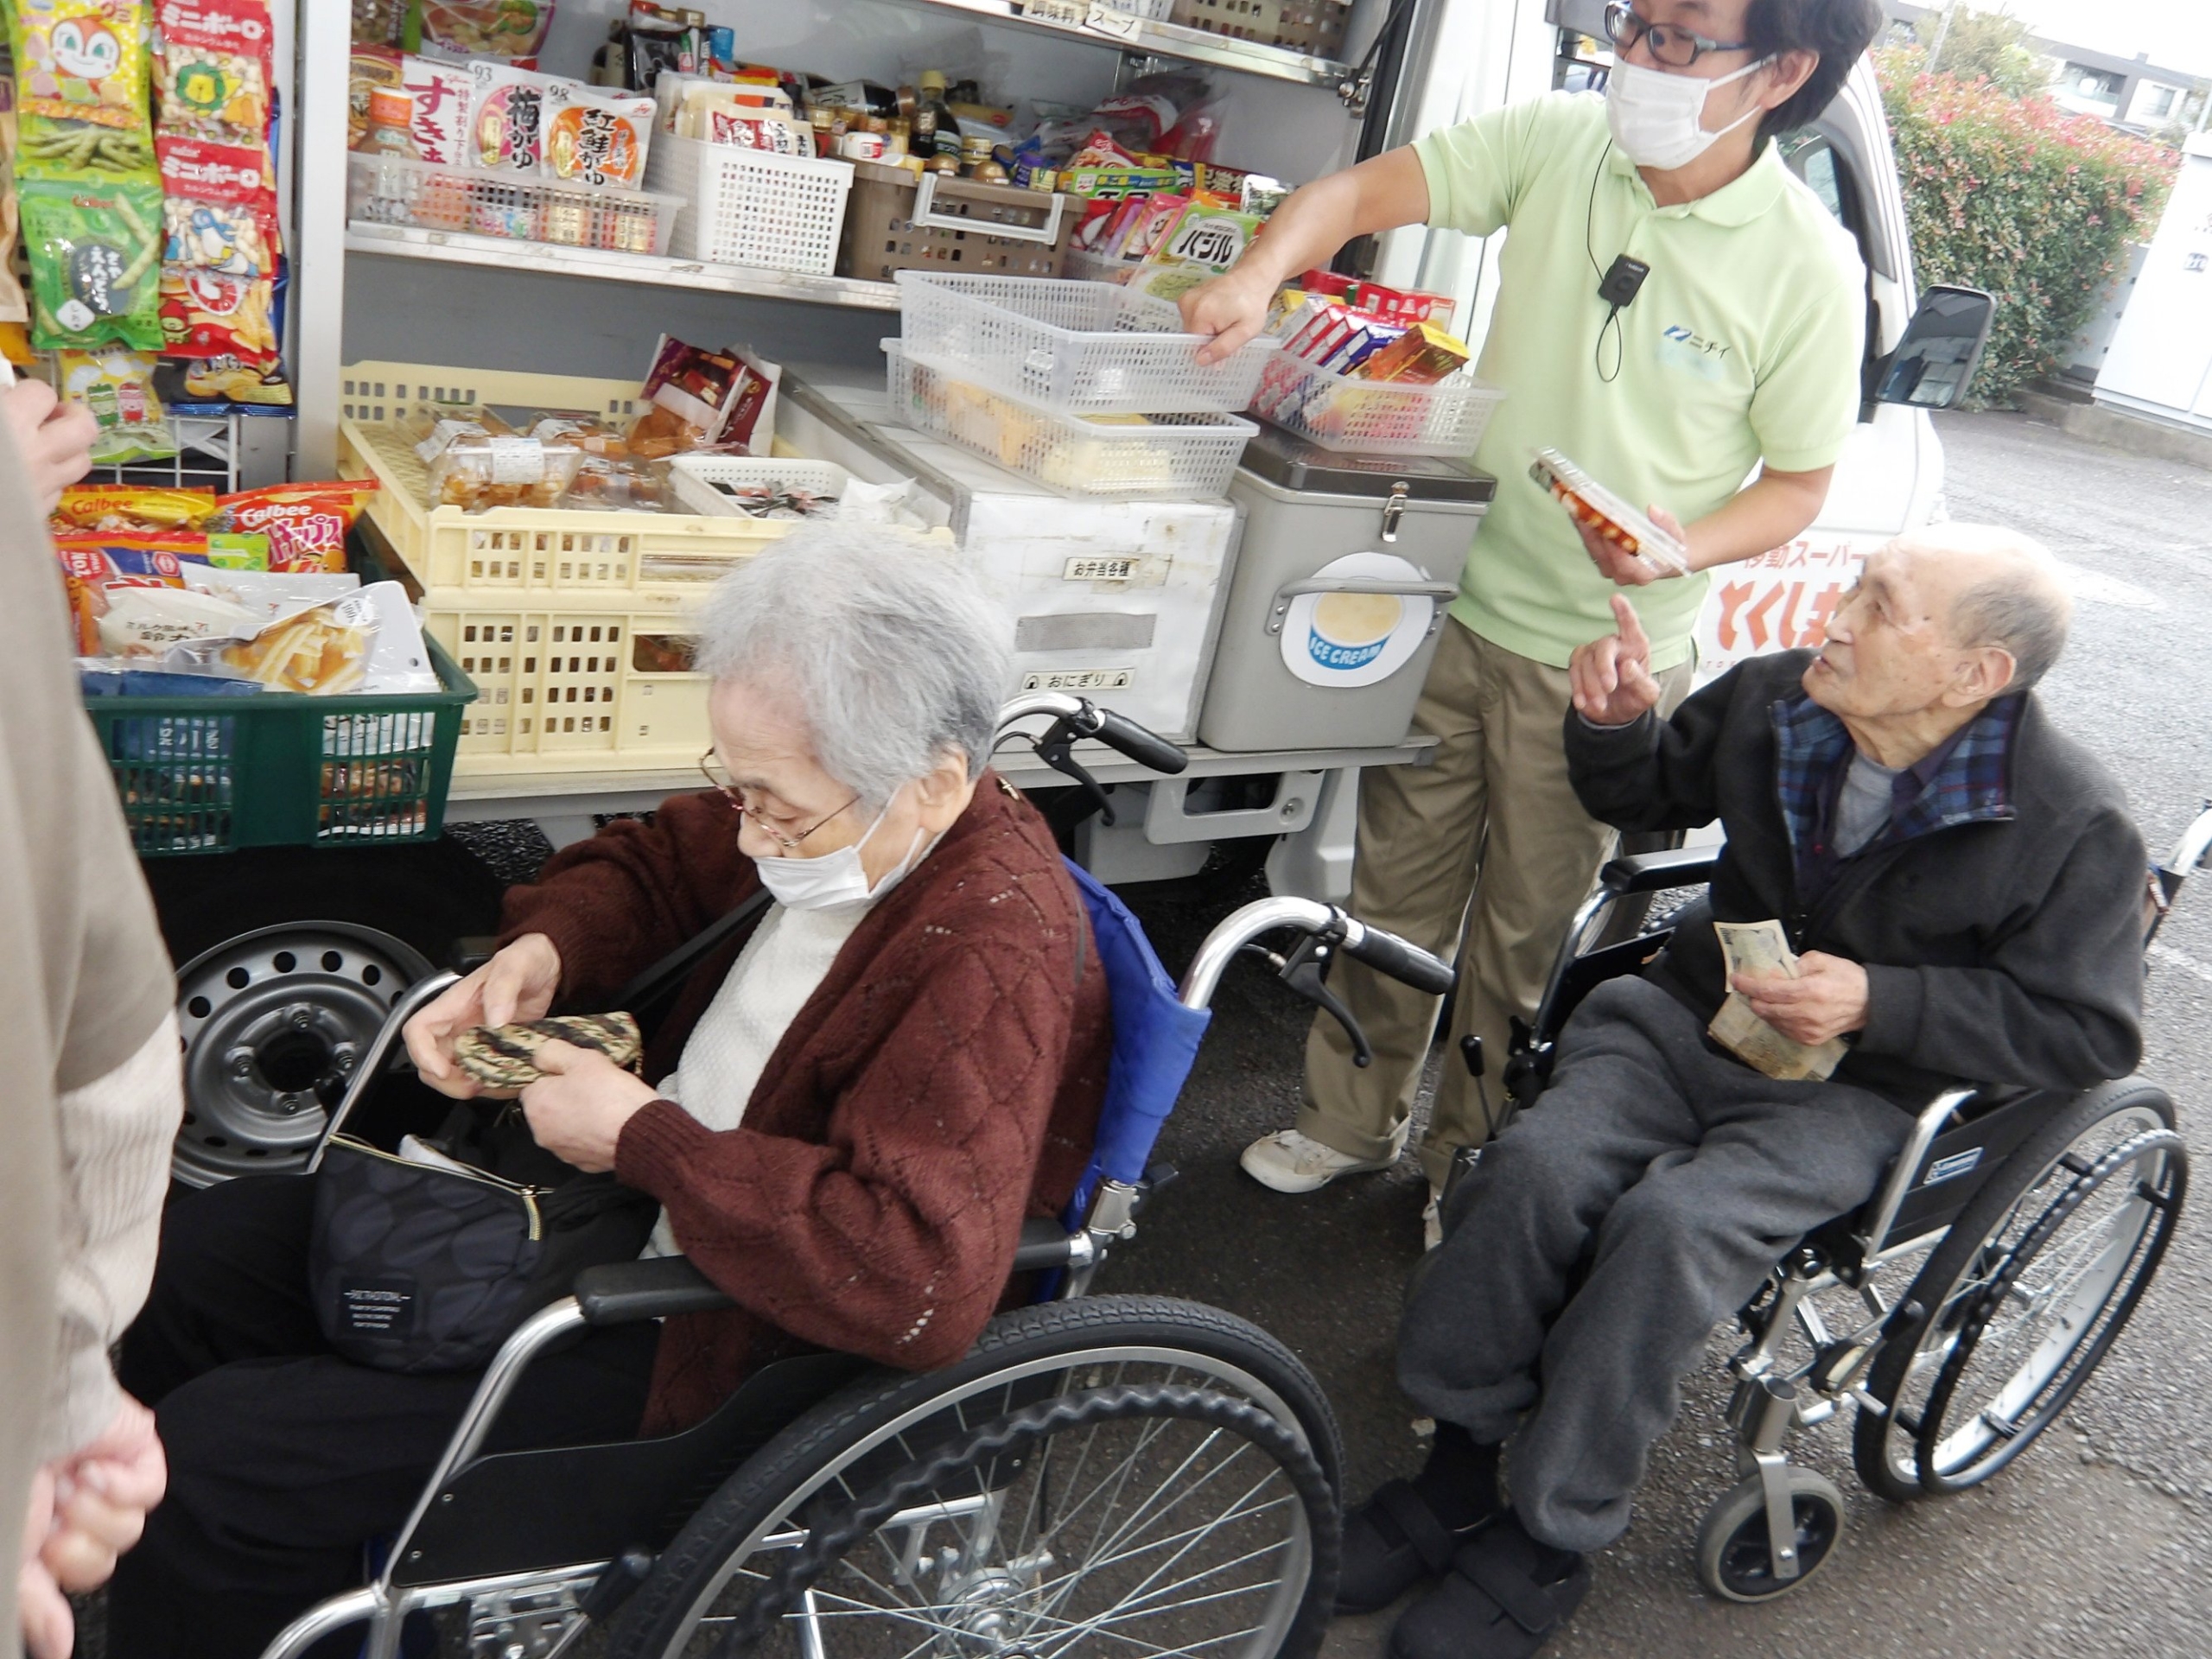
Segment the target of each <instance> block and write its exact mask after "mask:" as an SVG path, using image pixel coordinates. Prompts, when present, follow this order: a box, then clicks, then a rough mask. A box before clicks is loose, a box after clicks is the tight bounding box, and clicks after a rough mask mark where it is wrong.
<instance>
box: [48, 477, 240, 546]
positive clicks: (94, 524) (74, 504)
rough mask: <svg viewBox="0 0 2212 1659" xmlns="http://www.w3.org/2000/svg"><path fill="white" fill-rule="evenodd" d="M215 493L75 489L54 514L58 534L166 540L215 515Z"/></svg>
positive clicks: (118, 487) (66, 494)
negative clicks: (161, 537) (87, 533)
mask: <svg viewBox="0 0 2212 1659" xmlns="http://www.w3.org/2000/svg"><path fill="white" fill-rule="evenodd" d="M214 512H215V492H214V491H213V490H200V489H174V488H170V487H168V486H159V485H148V484H72V485H71V486H69V487H68V488H67V489H66V490H64V491H62V492H61V500H60V504H59V505H56V506H55V508H54V526H55V531H56V533H57V534H64V535H66V534H71V533H77V532H82V531H108V532H112V533H116V534H121V535H142V534H143V535H163V534H168V533H172V532H175V531H192V530H196V529H197V528H198V527H199V526H200V524H204V523H206V522H207V520H208V519H209V518H213V516H214Z"/></svg>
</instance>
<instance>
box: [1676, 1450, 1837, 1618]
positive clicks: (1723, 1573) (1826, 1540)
mask: <svg viewBox="0 0 2212 1659" xmlns="http://www.w3.org/2000/svg"><path fill="white" fill-rule="evenodd" d="M1788 1479H1789V1507H1790V1510H1791V1513H1792V1515H1793V1516H1795V1518H1796V1523H1797V1524H1796V1533H1797V1536H1796V1549H1797V1575H1796V1577H1795V1578H1788V1579H1785V1578H1779V1577H1777V1576H1776V1573H1775V1570H1774V1547H1773V1543H1772V1541H1771V1540H1770V1537H1769V1536H1768V1533H1767V1524H1766V1488H1765V1486H1764V1484H1762V1482H1761V1481H1760V1479H1759V1477H1758V1476H1757V1475H1750V1476H1747V1477H1745V1478H1744V1479H1742V1480H1740V1481H1738V1482H1737V1483H1736V1484H1735V1486H1734V1487H1733V1488H1732V1489H1731V1490H1730V1491H1729V1492H1728V1493H1727V1495H1726V1497H1722V1498H1721V1500H1720V1501H1719V1503H1715V1504H1714V1505H1713V1507H1712V1508H1711V1509H1710V1510H1707V1511H1706V1514H1705V1524H1704V1525H1703V1526H1701V1527H1700V1528H1699V1529H1698V1530H1697V1576H1698V1580H1699V1582H1700V1583H1701V1584H1703V1585H1704V1586H1705V1587H1706V1588H1707V1589H1708V1590H1710V1591H1711V1592H1713V1594H1714V1595H1716V1596H1719V1597H1720V1598H1721V1599H1723V1600H1726V1601H1771V1600H1773V1599H1774V1598H1776V1597H1777V1596H1783V1595H1787V1594H1789V1592H1791V1591H1792V1590H1795V1589H1796V1588H1798V1587H1799V1586H1802V1585H1803V1584H1805V1583H1806V1582H1807V1581H1808V1580H1810V1579H1811V1578H1812V1577H1813V1576H1814V1575H1815V1573H1818V1572H1819V1571H1820V1570H1821V1568H1822V1567H1825V1566H1827V1564H1828V1562H1829V1561H1830V1560H1833V1559H1834V1556H1835V1555H1836V1553H1837V1550H1838V1547H1839V1546H1840V1544H1841V1543H1842V1541H1843V1493H1842V1491H1840V1490H1839V1489H1838V1487H1837V1485H1836V1484H1835V1483H1834V1481H1832V1480H1830V1479H1829V1478H1827V1476H1825V1475H1821V1474H1815V1472H1814V1471H1812V1470H1810V1469H1799V1468H1795V1467H1793V1468H1791V1469H1790V1470H1789V1472H1788Z"/></svg>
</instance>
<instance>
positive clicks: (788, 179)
mask: <svg viewBox="0 0 2212 1659" xmlns="http://www.w3.org/2000/svg"><path fill="white" fill-rule="evenodd" d="M645 187H646V188H648V189H650V190H657V191H659V192H661V193H662V194H666V195H671V196H681V197H683V199H684V201H685V203H686V206H685V207H684V208H683V211H682V212H681V213H678V214H677V219H676V234H675V236H674V237H673V238H671V241H670V244H669V251H670V252H671V253H672V254H674V255H675V256H676V257H677V258H679V259H697V260H700V261H702V262H703V263H705V264H715V265H753V266H758V267H763V268H766V269H767V270H796V271H803V272H805V273H806V274H808V275H810V276H815V277H827V276H829V275H830V274H831V273H832V272H833V270H835V269H836V264H837V245H838V242H839V239H840V238H842V235H843V234H844V229H845V198H846V197H847V196H848V195H849V194H850V193H851V191H852V188H853V164H852V163H851V162H841V161H837V160H835V159H833V158H829V157H823V156H775V155H771V154H770V153H769V152H768V151H766V150H761V149H745V148H743V147H742V146H741V145H737V144H709V143H701V142H700V141H699V140H697V139H696V138H679V137H677V136H676V134H674V133H672V132H657V133H655V134H654V135H653V143H652V149H650V150H648V151H646V153H645Z"/></svg>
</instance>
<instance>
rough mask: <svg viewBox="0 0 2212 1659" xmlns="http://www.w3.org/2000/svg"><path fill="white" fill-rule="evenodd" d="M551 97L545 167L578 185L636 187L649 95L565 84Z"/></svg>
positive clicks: (647, 137)
mask: <svg viewBox="0 0 2212 1659" xmlns="http://www.w3.org/2000/svg"><path fill="white" fill-rule="evenodd" d="M549 101H550V108H551V111H552V116H551V119H550V122H549V123H548V124H547V128H546V134H545V168H546V171H548V172H549V173H550V174H551V175H553V176H554V177H555V178H556V179H563V180H566V181H570V182H572V183H576V184H615V185H621V186H623V187H625V188H629V189H635V188H637V187H638V186H639V183H641V182H642V181H643V180H644V178H645V147H646V145H647V144H649V143H651V142H652V123H653V100H652V99H650V98H635V97H625V96H623V95H622V94H620V93H617V92H601V91H599V90H598V89H596V88H594V87H590V86H575V85H574V84H572V83H563V84H561V85H559V86H555V87H554V88H553V89H552V92H551V93H550V100H549Z"/></svg>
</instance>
